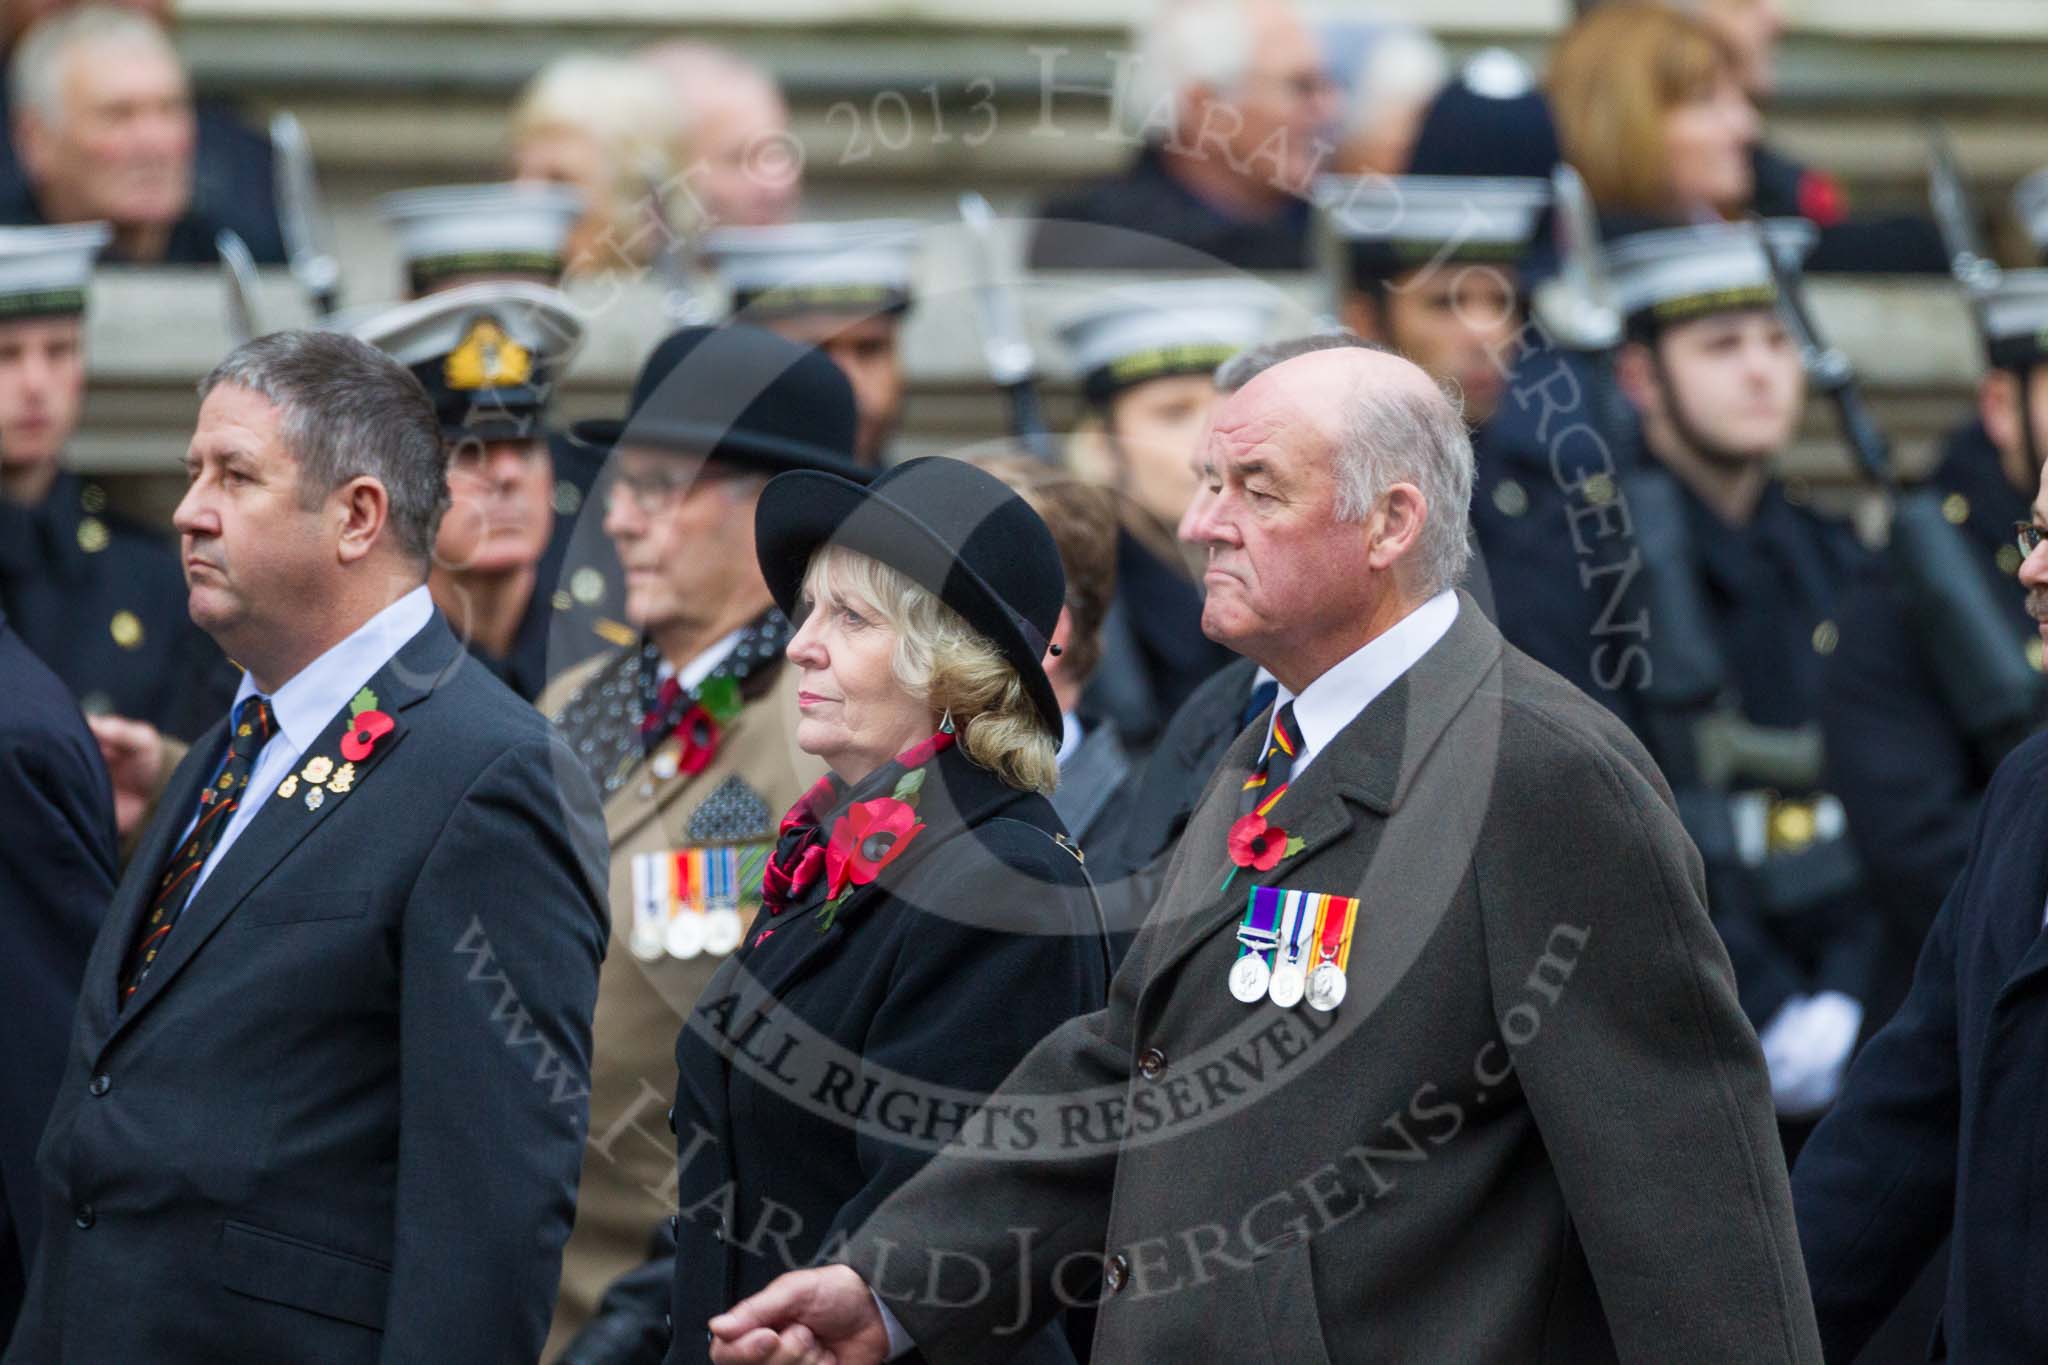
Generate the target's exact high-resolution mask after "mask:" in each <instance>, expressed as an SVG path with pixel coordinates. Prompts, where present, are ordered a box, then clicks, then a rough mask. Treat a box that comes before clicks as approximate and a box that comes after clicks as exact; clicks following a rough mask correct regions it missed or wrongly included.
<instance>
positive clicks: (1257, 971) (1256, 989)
mask: <svg viewBox="0 0 2048 1365" xmlns="http://www.w3.org/2000/svg"><path fill="white" fill-rule="evenodd" d="M1272 974H1273V969H1272V968H1271V967H1268V966H1267V965H1266V959H1265V958H1264V957H1262V956H1260V955H1259V954H1257V953H1246V954H1245V955H1244V956H1243V957H1241V958H1239V959H1238V960H1237V963H1236V965H1235V966H1233V967H1232V968H1231V969H1230V993H1231V994H1232V995H1233V996H1235V997H1237V999H1238V1000H1239V1001H1241V1002H1243V1003H1244V1004H1247V1005H1256V1004H1258V1003H1259V1000H1260V998H1261V997H1263V996H1264V995H1265V994H1266V981H1267V979H1268V978H1269V977H1271V976H1272Z"/></svg>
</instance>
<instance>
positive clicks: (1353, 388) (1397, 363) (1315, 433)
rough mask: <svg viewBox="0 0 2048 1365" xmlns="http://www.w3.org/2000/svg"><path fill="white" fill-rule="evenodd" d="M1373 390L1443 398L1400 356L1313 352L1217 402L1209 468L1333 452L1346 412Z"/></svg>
mask: <svg viewBox="0 0 2048 1365" xmlns="http://www.w3.org/2000/svg"><path fill="white" fill-rule="evenodd" d="M1366 388H1378V389H1388V388H1406V389H1410V390H1412V391H1414V392H1416V393H1418V394H1440V390H1438V389H1437V387H1436V385H1435V384H1434V383H1432V382H1431V380H1430V378H1429V376H1428V375H1426V374H1424V373H1423V372H1422V371H1421V370H1420V369H1419V368H1417V367H1416V366H1415V365H1414V364H1412V363H1410V362H1409V361H1407V360H1403V359H1402V358H1401V357H1400V356H1397V355H1394V354H1392V353H1390V352H1386V351H1377V350H1367V349H1364V348H1361V347H1343V348H1338V349H1334V350H1327V351H1311V352H1309V353H1308V354H1307V355H1299V356H1295V357H1294V358H1293V359H1291V360H1284V361H1282V362H1281V363H1280V364H1278V365H1275V366H1274V367H1273V368H1272V369H1270V370H1267V371H1265V372H1264V373H1262V374H1260V375H1258V376H1257V377H1256V378H1254V379H1252V380H1251V381H1250V382H1249V383H1247V384H1246V385H1245V386H1244V387H1243V388H1241V389H1239V390H1238V391H1237V392H1235V393H1233V394H1231V395H1229V396H1228V397H1227V398H1225V399H1224V400H1223V401H1222V402H1220V403H1219V404H1218V405H1217V408H1216V412H1215V414H1214V416H1213V417H1212V418H1211V420H1210V424H1209V443H1208V450H1207V452H1206V460H1207V463H1208V464H1209V465H1210V466H1211V467H1212V468H1215V467H1220V466H1221V465H1223V464H1226V463H1237V462H1239V461H1241V460H1245V459H1253V458H1262V452H1268V451H1272V450H1275V449H1281V448H1284V449H1288V450H1305V451H1316V452H1319V453H1322V454H1328V453H1329V452H1331V451H1334V450H1335V449H1336V447H1337V444H1338V442H1339V440H1340V439H1341V437H1342V434H1343V430H1344V421H1345V415H1346V413H1347V412H1348V411H1349V410H1350V409H1351V407H1352V406H1353V404H1354V402H1355V400H1356V397H1357V395H1358V394H1359V393H1360V391H1361V390H1363V389H1366Z"/></svg>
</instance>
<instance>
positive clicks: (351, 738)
mask: <svg viewBox="0 0 2048 1365" xmlns="http://www.w3.org/2000/svg"><path fill="white" fill-rule="evenodd" d="M397 725H398V722H396V721H394V720H392V719H391V717H389V716H387V715H385V714H384V713H383V712H382V711H362V712H358V713H357V715H356V719H355V725H354V728H352V729H351V730H350V731H349V732H348V733H347V734H345V735H343V736H342V737H341V756H342V757H343V758H345V759H347V760H348V761H349V762H351V763H360V762H362V761H363V760H364V759H366V758H368V757H369V756H370V752H371V750H373V749H375V748H376V747H377V741H378V740H380V739H382V738H384V736H386V735H388V734H390V733H391V732H392V730H394V729H396V728H397Z"/></svg>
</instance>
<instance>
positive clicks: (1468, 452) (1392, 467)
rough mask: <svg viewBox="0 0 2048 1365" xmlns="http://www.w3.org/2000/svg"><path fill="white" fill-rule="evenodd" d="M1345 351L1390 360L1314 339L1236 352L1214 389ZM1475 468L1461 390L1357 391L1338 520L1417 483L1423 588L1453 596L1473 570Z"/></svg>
mask: <svg viewBox="0 0 2048 1365" xmlns="http://www.w3.org/2000/svg"><path fill="white" fill-rule="evenodd" d="M1341 350H1358V351H1378V352H1380V353H1381V354H1392V352H1391V351H1389V350H1388V349H1387V348H1386V347H1385V346H1382V345H1380V344H1379V343H1378V342H1375V341H1367V340H1365V339H1364V338H1363V337H1360V336H1359V335H1358V334H1357V333H1355V332H1347V331H1342V330H1332V331H1326V332H1310V333H1308V334H1306V335H1304V336H1296V337H1285V338H1282V339H1281V340H1278V341H1268V342H1265V343H1263V344H1261V345H1258V346H1253V347H1251V348H1250V349H1248V350H1244V351H1240V352H1238V353H1237V354H1236V355H1234V356H1232V357H1231V358H1230V359H1229V360H1226V361H1224V362H1223V364H1222V365H1220V366H1219V367H1217V370H1216V387H1217V389H1218V391H1220V392H1223V393H1234V392H1236V391H1237V390H1238V389H1241V388H1243V387H1244V386H1245V385H1246V384H1249V383H1251V382H1252V380H1254V379H1256V378H1258V377H1259V376H1260V375H1262V374H1264V373H1265V372H1266V371H1267V370H1270V369H1272V368H1273V367H1274V366H1276V365H1280V364H1284V363H1285V362H1287V361H1289V360H1293V359H1295V358H1296V357H1297V356H1304V355H1312V354H1314V353H1315V352H1317V351H1341ZM1474 463H1475V458H1474V456H1473V453H1472V435H1471V433H1470V432H1469V431H1468V430H1467V429H1466V427H1465V414H1464V411H1463V404H1462V403H1461V402H1460V400H1459V399H1458V397H1457V394H1456V391H1455V390H1454V389H1452V388H1451V387H1449V386H1447V385H1445V384H1443V383H1441V382H1433V383H1432V386H1431V391H1430V392H1427V393H1417V392H1415V391H1413V390H1412V389H1411V388H1409V387H1408V386H1405V385H1395V386H1388V387H1384V388H1382V387H1378V386H1374V385H1368V384H1360V385H1357V386H1356V387H1354V388H1353V390H1352V391H1351V393H1350V394H1348V395H1347V396H1346V398H1345V402H1344V410H1343V413H1342V415H1341V417H1340V419H1339V425H1338V436H1337V450H1336V465H1337V519H1338V520H1339V521H1364V520H1365V519H1366V517H1367V516H1369V515H1371V513H1372V509H1373V507H1374V506H1375V505H1376V504H1377V503H1378V502H1379V500H1380V499H1381V498H1382V497H1384V496H1386V492H1387V490H1388V489H1389V488H1392V487H1393V486H1394V485H1395V484H1397V483H1407V484H1413V485H1414V486H1415V487H1416V488H1417V489H1418V490H1419V491H1420V492H1421V493H1422V498H1423V501H1424V502H1425V503H1427V504H1428V506H1429V513H1428V516H1427V518H1426V519H1425V520H1424V522H1423V524H1422V537H1421V540H1420V542H1419V543H1418V544H1417V546H1416V552H1415V553H1416V558H1415V565H1416V573H1417V576H1418V579H1419V582H1418V583H1417V585H1416V586H1417V587H1418V589H1419V590H1420V591H1421V592H1422V593H1423V594H1424V595H1425V596H1430V597H1434V596H1435V595H1436V594H1437V593H1440V592H1442V591H1444V590H1445V589H1446V588H1451V587H1455V586H1456V585H1457V583H1458V581H1459V580H1460V579H1462V578H1463V577H1464V576H1465V569H1466V567H1467V566H1468V565H1469V564H1470V563H1471V561H1472V543H1471V539H1470V537H1469V535H1468V534H1467V531H1466V523H1467V521H1468V520H1469V519H1470V518H1471V515H1472V480H1473V466H1474Z"/></svg>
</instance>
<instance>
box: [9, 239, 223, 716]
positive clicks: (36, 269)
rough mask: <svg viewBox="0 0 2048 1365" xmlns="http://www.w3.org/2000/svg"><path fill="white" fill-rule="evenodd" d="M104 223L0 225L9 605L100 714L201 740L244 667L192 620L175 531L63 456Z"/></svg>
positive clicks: (36, 645)
mask: <svg viewBox="0 0 2048 1365" xmlns="http://www.w3.org/2000/svg"><path fill="white" fill-rule="evenodd" d="M107 237H108V233H107V229H106V227H105V226H104V225H99V224H93V225H83V226H75V227H56V228H8V229H4V230H0V609H4V610H5V612H6V614H7V618H8V620H9V621H10V622H12V624H13V626H14V629H15V630H16V631H17V632H18V633H19V634H20V636H21V638H22V639H23V641H24V642H26V643H27V645H28V647H29V648H30V649H31V650H33V651H34V652H35V653H36V655H37V656H38V657H39V658H41V659H42V661H43V662H44V663H45V664H47V665H48V666H49V668H50V670H51V671H52V672H54V673H56V675H57V676H58V677H60V678H62V679H63V680H64V684H65V686H67V687H69V688H70V689H71V691H72V693H73V694H74V695H75V696H76V697H77V698H78V700H79V704H80V705H81V706H83V707H84V709H85V710H86V711H87V712H90V713H95V714H98V713H108V712H111V713H113V714H117V715H123V716H131V717H135V718H137V719H141V720H146V721H148V722H149V723H150V724H152V725H154V726H155V727H157V728H158V729H160V730H164V731H167V732H169V733H171V734H174V735H178V736H181V737H184V738H190V737H192V736H193V735H196V734H197V733H198V732H199V731H201V730H203V729H205V728H206V726H207V725H208V724H209V723H210V721H209V720H208V719H207V718H208V717H210V716H213V715H215V714H217V712H218V711H219V710H220V708H221V707H224V706H226V705H227V702H228V699H229V698H230V697H231V695H232V694H233V691H234V686H235V677H234V670H233V669H231V668H229V667H228V665H227V663H226V662H225V660H223V659H222V658H221V655H220V651H219V650H218V649H216V648H215V647H214V646H213V642H212V641H211V640H209V639H207V638H206V636H205V635H204V634H202V633H201V632H200V631H199V630H198V628H197V627H195V626H194V625H193V624H192V620H191V617H190V616H188V615H187V614H186V610H185V575H184V571H183V570H182V569H181V568H180V567H179V562H178V555H177V552H176V550H175V549H173V548H172V545H171V543H170V541H169V538H168V537H167V536H165V535H163V534H162V533H160V532H157V531H154V530H152V529H149V528H145V527H144V526H143V525H141V524H140V523H138V522H134V521H130V520H129V519H127V518H126V517H123V516H121V515H120V514H118V513H116V512H114V511H113V510H112V509H111V508H110V507H109V506H108V504H107V494H106V490H105V489H103V488H102V487H100V485H99V484H97V483H94V482H92V481H90V480H87V479H83V478H80V477H78V476H77V475H75V474H72V473H70V472H68V471H66V470H65V469H64V468H63V467H62V463H61V459H62V456H63V453H64V448H65V446H66V445H67V444H68V443H69V442H70V440H71V436H72V433H73V432H74V431H76V430H77V427H78V422H79V414H80V409H81V405H82V402H83V398H84V393H85V363H86V362H85V322H84V313H85V305H86V295H87V289H88V286H89V284H90V282H91V278H92V267H93V261H94V258H95V256H96V255H97V253H98V251H99V249H100V247H101V246H102V245H103V244H104V243H105V242H106V241H107Z"/></svg>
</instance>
